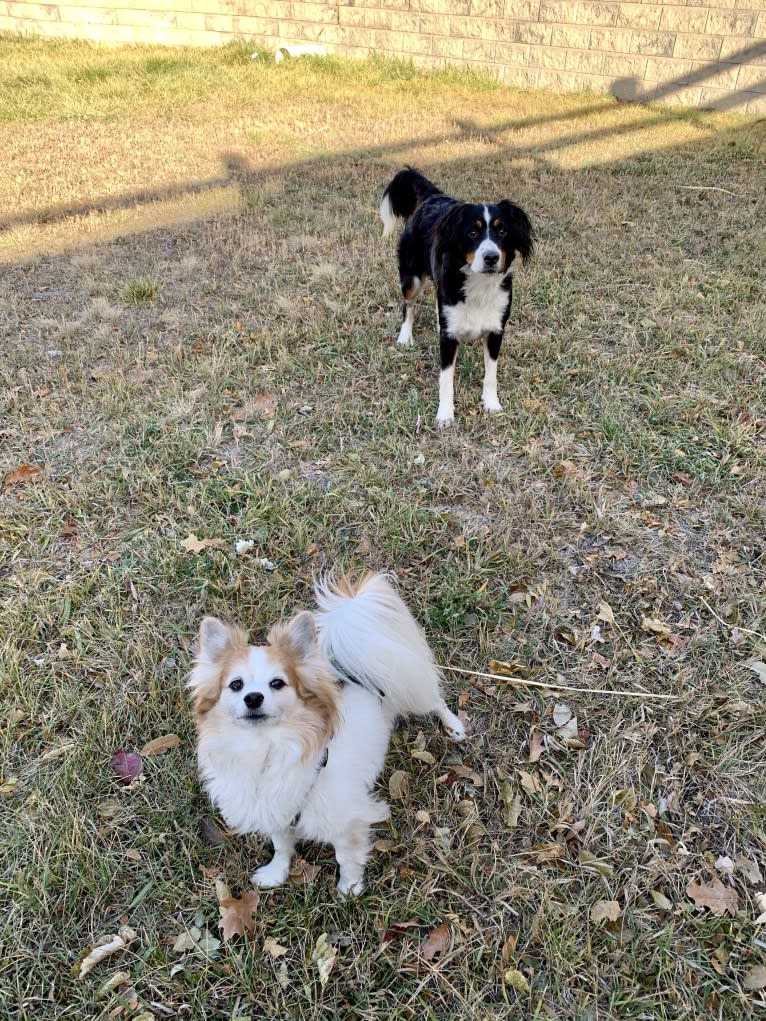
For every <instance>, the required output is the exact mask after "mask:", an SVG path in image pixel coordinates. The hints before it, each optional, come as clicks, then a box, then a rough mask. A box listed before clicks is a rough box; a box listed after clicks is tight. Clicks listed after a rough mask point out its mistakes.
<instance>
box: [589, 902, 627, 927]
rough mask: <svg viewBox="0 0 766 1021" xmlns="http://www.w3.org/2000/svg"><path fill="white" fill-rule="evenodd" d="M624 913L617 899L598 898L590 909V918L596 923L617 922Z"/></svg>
mask: <svg viewBox="0 0 766 1021" xmlns="http://www.w3.org/2000/svg"><path fill="white" fill-rule="evenodd" d="M621 914H622V908H621V907H620V902H619V901H616V900H598V901H596V903H595V904H594V905H593V907H592V908H591V909H590V920H591V922H593V923H594V925H598V923H599V922H604V921H610V922H616V921H617V919H618V918H619V917H620V915H621Z"/></svg>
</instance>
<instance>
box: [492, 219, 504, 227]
mask: <svg viewBox="0 0 766 1021" xmlns="http://www.w3.org/2000/svg"><path fill="white" fill-rule="evenodd" d="M492 226H493V227H502V226H503V223H502V220H493V221H492Z"/></svg>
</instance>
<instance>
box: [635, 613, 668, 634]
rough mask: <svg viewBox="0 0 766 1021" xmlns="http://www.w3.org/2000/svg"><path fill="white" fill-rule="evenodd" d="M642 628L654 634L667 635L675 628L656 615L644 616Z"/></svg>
mask: <svg viewBox="0 0 766 1021" xmlns="http://www.w3.org/2000/svg"><path fill="white" fill-rule="evenodd" d="M641 630H642V631H648V632H649V633H650V634H652V635H658V636H659V637H665V636H667V635H669V634H671V633H672V630H673V629H672V628H671V627H670V626H669V625H668V624H666V623H665V622H664V621H662V620H658V619H657V618H656V617H642V618H641Z"/></svg>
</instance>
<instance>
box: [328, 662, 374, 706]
mask: <svg viewBox="0 0 766 1021" xmlns="http://www.w3.org/2000/svg"><path fill="white" fill-rule="evenodd" d="M330 666H331V667H332V669H333V673H334V674H335V676H336V677H337V678H338V680H339V681H340V683H341V684H356V685H357V687H359V688H364V690H365V691H370V687H369V685H367V684H364V682H363V681H360V680H359V678H358V677H354V676H352V675H351V674H350V673H348V672H347V671H346V670H344V669H343V668H342V667H340V666H338V664H337V663H336V662H335V660H332V659H331V660H330ZM374 688H375V691H374V692H370V693H371V694H377V695H378V696H379V698H385V697H386V693H385V691H383V689H382V688H379V687H378V686H377V684H376V685H374Z"/></svg>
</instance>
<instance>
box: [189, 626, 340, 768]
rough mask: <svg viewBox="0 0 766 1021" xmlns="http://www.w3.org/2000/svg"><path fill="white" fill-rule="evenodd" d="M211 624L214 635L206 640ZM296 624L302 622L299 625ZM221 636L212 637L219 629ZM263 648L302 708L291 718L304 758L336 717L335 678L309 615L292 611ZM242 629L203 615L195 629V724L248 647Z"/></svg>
mask: <svg viewBox="0 0 766 1021" xmlns="http://www.w3.org/2000/svg"><path fill="white" fill-rule="evenodd" d="M209 623H214V624H215V625H216V628H217V630H216V638H215V640H214V641H213V640H211V639H210V638H209V637H208V638H207V640H206V634H207V635H208V636H209V635H210V634H211V633H212V631H211V628H210V627H209V626H207V627H206V625H208V624H209ZM301 625H302V626H301ZM220 630H222V631H223V637H222V639H221V640H219V639H218V637H217V636H218V633H219V631H220ZM267 643H268V644H267V645H266V646H265V647H264V649H265V652H266V654H267V656H268V658H269V659H270V660H272V661H273V663H274V673H275V674H280V675H283V676H284V678H285V681H286V682H287V683H288V684H289V685H290V686H291V687H292V688H293V689H294V690H295V693H296V695H297V696H298V699H299V703H300V705H301V707H303V708H304V709H305V711H304V712H302V713H299V718H298V719H295V720H293V721H292V722H293V726H294V727H295V729H296V730H297V731H298V732H299V734H300V736H301V741H302V743H303V746H304V755H305V756H306V757H308V756H310V755H312V754H314V753H315V752H316V751H317V750H318V749H320V748H321V747H323V746H324V745H326V744H327V742H328V741H329V740H330V738H331V737H332V735H333V733H334V732H335V730H336V728H337V726H338V722H339V710H338V695H339V689H338V682H337V679H336V677H335V675H334V674H333V672H332V670H331V669H330V666H329V664H328V663H327V661H326V660H325V659H324V657H323V656H322V655H321V653H320V652H319V646H318V645H317V641H316V631H315V629H314V623H313V617H312V616H311V614H308V613H304V614H298V616H297V617H294V618H293V619H292V620H291V621H290V622H289V623H287V624H276V625H275V626H274V627H273V628H272V629H271V631H270V632H269V635H268V639H267ZM250 648H251V646H250V645H249V644H248V640H247V634H246V633H245V632H244V631H243V630H242V629H241V628H238V627H234V626H232V625H228V624H227V625H224V624H221V622H220V621H211V620H210V619H206V620H205V621H203V622H202V627H201V628H200V638H199V649H198V655H197V659H196V661H195V664H194V670H193V672H192V675H191V677H192V685H193V688H194V694H193V709H194V717H195V721H196V723H197V727H198V729H199V728H200V727H202V726H203V725H204V726H206V727H209V726H210V725H211V722H212V721H210V720H209V719H208V714H209V713H210V711H211V710H212V709H213V708H214V707H215V705H216V704H217V702H218V700H219V698H220V697H221V691H222V690H223V688H224V685H225V684H226V681H227V679H228V678H230V677H231V676H233V675H235V674H236V673H237V665H238V664H239V663H243V664H244V663H245V662H246V661H247V658H248V653H249V649H250Z"/></svg>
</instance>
